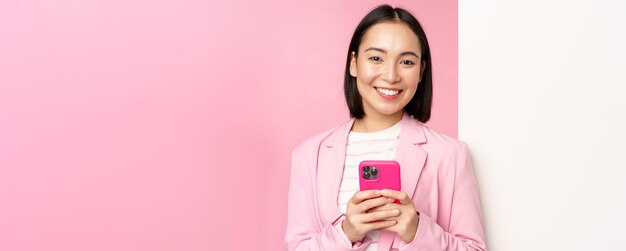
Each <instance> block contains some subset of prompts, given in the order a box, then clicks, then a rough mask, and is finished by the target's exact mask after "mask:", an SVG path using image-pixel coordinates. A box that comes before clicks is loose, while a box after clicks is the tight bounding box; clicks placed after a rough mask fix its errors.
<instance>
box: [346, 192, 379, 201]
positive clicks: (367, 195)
mask: <svg viewBox="0 0 626 251" xmlns="http://www.w3.org/2000/svg"><path fill="white" fill-rule="evenodd" d="M376 197H380V190H365V191H358V192H356V193H354V195H353V196H352V198H351V199H350V202H351V203H352V204H359V203H361V202H362V201H364V200H368V199H372V198H376Z"/></svg>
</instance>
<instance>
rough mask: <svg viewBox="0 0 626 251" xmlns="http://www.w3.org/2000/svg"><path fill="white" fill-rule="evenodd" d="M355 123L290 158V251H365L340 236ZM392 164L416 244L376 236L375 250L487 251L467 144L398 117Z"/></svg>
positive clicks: (386, 235)
mask: <svg viewBox="0 0 626 251" xmlns="http://www.w3.org/2000/svg"><path fill="white" fill-rule="evenodd" d="M353 123H354V119H351V120H349V121H348V122H346V123H344V124H342V125H340V126H339V127H336V128H334V129H331V130H328V131H326V132H323V133H321V134H318V135H316V136H313V137H311V138H309V139H307V140H306V141H304V142H303V143H302V144H300V145H299V146H297V147H296V148H295V149H294V150H293V153H292V166H291V174H290V179H291V180H290V184H289V196H288V216H287V230H286V233H285V241H286V243H287V248H288V250H364V249H365V248H366V247H367V245H368V244H369V243H370V242H371V240H370V239H369V238H368V237H366V238H365V239H364V240H363V241H362V242H357V243H355V244H354V245H352V243H350V241H349V240H348V239H347V237H346V236H345V234H344V232H343V231H342V230H341V223H342V221H343V218H344V216H343V215H342V214H341V212H340V211H339V208H338V207H337V196H338V193H339V186H340V183H341V179H342V176H343V166H344V161H345V151H346V143H347V138H348V133H349V132H350V130H351V128H352V124H353ZM396 161H398V162H399V163H400V168H401V186H402V191H403V192H405V193H407V194H408V195H409V197H411V198H412V200H413V204H414V205H415V208H416V209H417V211H418V212H419V214H420V216H419V218H420V220H419V225H418V228H417V232H416V235H415V239H414V240H413V241H412V242H410V243H404V242H403V241H402V240H401V239H400V238H399V237H398V236H397V235H396V234H395V233H393V232H389V231H382V232H381V235H380V240H379V242H378V250H379V251H380V250H395V249H398V250H407V251H408V250H486V246H485V236H484V231H483V219H482V210H481V206H480V200H479V197H478V188H477V184H476V179H475V177H474V173H473V170H472V165H471V161H470V158H469V154H468V150H467V147H466V145H465V144H464V143H463V142H461V141H459V140H457V139H454V138H451V137H448V136H445V135H442V134H440V133H438V132H436V131H434V130H433V129H430V128H428V127H426V126H425V125H423V124H422V123H421V122H419V121H417V120H416V119H414V118H412V117H410V116H409V115H408V114H407V113H404V116H403V118H402V123H401V131H400V137H399V140H398V148H397V150H396Z"/></svg>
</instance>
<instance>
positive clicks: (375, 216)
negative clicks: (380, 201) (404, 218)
mask: <svg viewBox="0 0 626 251" xmlns="http://www.w3.org/2000/svg"><path fill="white" fill-rule="evenodd" d="M399 214H400V210H398V209H392V210H385V211H379V212H372V213H367V214H364V215H363V221H365V222H373V221H379V220H386V219H388V218H390V217H396V216H398V215H399Z"/></svg>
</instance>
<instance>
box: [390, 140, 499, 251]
mask: <svg viewBox="0 0 626 251" xmlns="http://www.w3.org/2000/svg"><path fill="white" fill-rule="evenodd" d="M460 144H461V146H460V151H459V154H458V161H457V165H456V172H455V173H456V174H455V178H454V189H453V195H452V203H451V205H452V208H451V210H450V212H451V214H450V227H449V229H448V231H446V230H445V229H443V228H442V227H441V226H440V225H438V224H437V222H436V221H435V220H433V219H432V218H430V217H429V216H428V215H426V214H423V213H420V216H419V225H418V227H417V232H416V234H415V238H414V240H413V241H412V242H410V243H408V244H406V245H404V246H403V247H401V248H400V250H406V251H417V250H458V251H461V250H463V251H465V250H472V251H485V250H487V247H486V244H485V234H484V230H483V215H482V210H481V206H480V200H479V197H478V187H477V184H476V178H475V176H474V171H473V168H472V162H471V159H470V156H469V153H468V150H467V146H466V145H465V143H463V142H460Z"/></svg>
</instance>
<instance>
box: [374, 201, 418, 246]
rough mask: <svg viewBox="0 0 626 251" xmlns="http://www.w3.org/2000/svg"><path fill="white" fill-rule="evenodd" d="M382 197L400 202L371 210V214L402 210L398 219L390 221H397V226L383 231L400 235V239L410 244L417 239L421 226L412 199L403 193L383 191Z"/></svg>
mask: <svg viewBox="0 0 626 251" xmlns="http://www.w3.org/2000/svg"><path fill="white" fill-rule="evenodd" d="M381 195H382V196H385V197H388V198H392V199H396V200H398V201H399V202H400V204H397V203H394V202H392V203H388V204H386V205H382V206H379V207H377V208H374V209H371V210H370V212H376V211H383V210H390V209H398V210H400V214H399V215H398V216H396V217H390V218H389V220H395V221H396V222H397V224H395V225H393V226H391V227H387V228H383V229H381V230H388V231H392V232H395V233H397V234H398V236H400V238H402V240H403V241H404V242H405V243H410V242H412V241H413V239H414V238H415V233H416V232H417V226H418V225H419V215H418V214H417V211H416V210H415V206H414V205H413V201H412V200H411V198H410V197H409V196H408V195H407V194H406V193H404V192H402V191H396V190H390V189H383V190H381Z"/></svg>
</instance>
